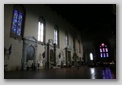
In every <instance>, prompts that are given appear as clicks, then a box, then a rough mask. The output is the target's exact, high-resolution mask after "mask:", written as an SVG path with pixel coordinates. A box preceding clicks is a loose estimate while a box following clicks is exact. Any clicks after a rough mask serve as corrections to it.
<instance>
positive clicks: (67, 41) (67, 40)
mask: <svg viewBox="0 0 122 85" xmlns="http://www.w3.org/2000/svg"><path fill="white" fill-rule="evenodd" d="M65 41H66V46H68V45H69V39H68V33H67V32H66V33H65Z"/></svg>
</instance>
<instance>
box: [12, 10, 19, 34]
mask: <svg viewBox="0 0 122 85" xmlns="http://www.w3.org/2000/svg"><path fill="white" fill-rule="evenodd" d="M17 18H18V11H17V10H14V15H13V24H12V33H13V34H16V31H17Z"/></svg>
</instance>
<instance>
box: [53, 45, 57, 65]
mask: <svg viewBox="0 0 122 85" xmlns="http://www.w3.org/2000/svg"><path fill="white" fill-rule="evenodd" d="M53 45H54V64H55V66H56V44H55V43H54V44H53Z"/></svg>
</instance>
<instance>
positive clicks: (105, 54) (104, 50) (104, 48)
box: [100, 43, 109, 58]
mask: <svg viewBox="0 0 122 85" xmlns="http://www.w3.org/2000/svg"><path fill="white" fill-rule="evenodd" d="M100 57H101V58H105V57H109V53H108V46H107V45H106V44H104V43H102V44H101V45H100Z"/></svg>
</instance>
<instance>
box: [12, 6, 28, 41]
mask: <svg viewBox="0 0 122 85" xmlns="http://www.w3.org/2000/svg"><path fill="white" fill-rule="evenodd" d="M15 10H17V11H18V16H17V26H18V23H19V22H18V21H19V20H18V17H19V13H22V15H23V16H22V22H21V33H20V35H18V34H17V31H16V32H13V31H12V30H13V28H12V26H13V22H14V20H13V18H14V12H15ZM25 12H26V11H25V8H24V6H23V5H14V6H13V11H12V19H11V29H10V37H11V38H14V39H20V40H21V39H23V35H24V23H25V15H26V13H25ZM16 30H19V29H18V28H17V27H16Z"/></svg>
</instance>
